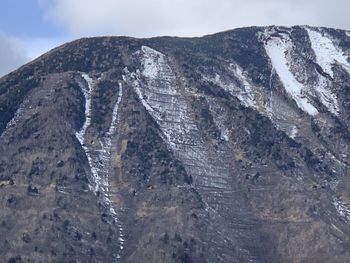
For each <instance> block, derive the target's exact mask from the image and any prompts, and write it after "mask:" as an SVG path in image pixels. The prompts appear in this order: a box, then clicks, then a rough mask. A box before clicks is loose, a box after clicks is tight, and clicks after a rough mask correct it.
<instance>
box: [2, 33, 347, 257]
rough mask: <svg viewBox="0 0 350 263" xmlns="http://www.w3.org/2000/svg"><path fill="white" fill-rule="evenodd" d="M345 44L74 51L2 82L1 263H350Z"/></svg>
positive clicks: (309, 40)
mask: <svg viewBox="0 0 350 263" xmlns="http://www.w3.org/2000/svg"><path fill="white" fill-rule="evenodd" d="M349 55H350V33H349V32H346V31H342V30H336V29H329V28H315V27H308V26H296V27H292V28H285V27H276V26H271V27H251V28H242V29H236V30H232V31H227V32H223V33H218V34H214V35H209V36H204V37H201V38H174V37H157V38H150V39H134V38H128V37H98V38H87V39H80V40H77V41H73V42H71V43H68V44H65V45H63V46H60V47H58V48H56V49H54V50H52V51H50V52H48V53H47V54H45V55H43V56H41V57H40V58H38V59H37V60H35V61H33V62H31V63H29V64H27V65H25V66H23V67H21V68H20V69H18V70H17V71H15V72H12V73H11V74H9V75H6V76H4V77H3V78H1V79H0V134H1V135H0V200H1V201H0V209H1V210H0V211H1V213H0V261H1V262H9V263H10V262H12V263H13V262H183V263H189V262H200V263H204V262H269V263H271V262H342V263H343V262H350V260H349V259H350V169H349V166H350V160H349V156H350V60H349Z"/></svg>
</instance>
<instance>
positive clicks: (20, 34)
mask: <svg viewBox="0 0 350 263" xmlns="http://www.w3.org/2000/svg"><path fill="white" fill-rule="evenodd" d="M349 9H350V0H332V1H330V0H1V2H0V56H1V60H0V76H1V75H3V74H6V73H8V72H10V71H11V70H14V69H16V68H17V67H18V66H20V65H22V64H23V63H25V62H27V61H29V60H31V59H34V58H35V57H37V56H39V55H40V54H42V53H44V52H46V51H48V50H49V49H51V48H53V47H55V46H57V45H59V44H62V43H64V42H66V41H69V40H72V39H75V38H79V37H82V36H97V35H128V36H134V37H151V36H159V35H172V36H201V35H205V34H210V33H214V32H218V31H223V30H228V29H233V28H237V27H244V26H252V25H286V26H291V25H305V24H308V25H314V26H328V27H336V28H342V29H350V19H349V15H348V12H349Z"/></svg>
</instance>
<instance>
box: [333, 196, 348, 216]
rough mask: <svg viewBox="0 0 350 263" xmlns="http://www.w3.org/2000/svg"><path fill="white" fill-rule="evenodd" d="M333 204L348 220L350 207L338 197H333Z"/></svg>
mask: <svg viewBox="0 0 350 263" xmlns="http://www.w3.org/2000/svg"><path fill="white" fill-rule="evenodd" d="M333 205H334V207H335V208H336V209H337V212H338V214H339V215H340V216H341V217H342V218H344V219H345V220H346V221H347V222H350V209H349V208H348V207H347V205H346V204H345V203H344V202H343V201H342V200H341V199H340V198H335V199H334V200H333Z"/></svg>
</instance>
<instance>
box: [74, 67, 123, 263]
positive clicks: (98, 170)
mask: <svg viewBox="0 0 350 263" xmlns="http://www.w3.org/2000/svg"><path fill="white" fill-rule="evenodd" d="M81 76H82V77H83V78H84V79H85V81H86V83H87V85H84V84H82V85H80V86H81V89H82V92H83V94H84V97H85V122H84V124H83V126H82V128H81V130H80V131H79V132H76V137H77V139H78V140H79V142H80V144H81V145H82V147H83V149H84V151H85V154H86V156H87V159H88V162H89V166H90V169H91V173H92V176H93V181H94V192H95V193H97V192H100V194H101V196H102V201H103V202H104V204H105V205H106V207H107V208H108V209H109V212H110V214H111V216H112V217H113V220H114V221H115V223H116V225H117V226H118V228H119V238H118V241H119V247H120V251H119V253H117V254H116V259H117V260H119V259H120V258H121V251H122V250H123V248H124V243H125V239H124V236H125V235H124V233H123V227H122V225H121V222H120V220H119V218H118V214H117V212H116V211H115V209H114V208H113V202H112V200H111V195H110V185H109V170H108V167H109V164H110V157H111V148H112V141H111V137H112V135H114V133H115V132H116V128H117V124H118V110H119V105H120V102H121V99H122V96H123V86H122V84H121V83H119V94H118V99H117V102H116V104H115V106H114V108H113V113H112V120H111V124H110V127H109V130H108V132H107V134H106V137H105V138H103V139H102V140H101V141H100V143H101V149H99V150H97V149H89V147H88V146H87V144H85V135H86V131H87V129H88V128H89V126H90V125H91V96H92V93H93V91H94V88H95V86H96V81H95V80H93V79H92V78H90V77H89V76H88V75H87V74H85V73H82V74H81ZM90 187H91V186H90Z"/></svg>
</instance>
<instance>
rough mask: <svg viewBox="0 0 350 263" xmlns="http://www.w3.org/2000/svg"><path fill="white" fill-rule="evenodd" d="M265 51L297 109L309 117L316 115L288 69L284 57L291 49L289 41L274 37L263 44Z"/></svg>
mask: <svg viewBox="0 0 350 263" xmlns="http://www.w3.org/2000/svg"><path fill="white" fill-rule="evenodd" d="M265 49H266V52H267V54H268V56H269V57H270V59H271V63H272V66H273V68H274V69H275V70H276V72H277V74H278V76H279V78H280V80H281V81H282V83H283V85H284V88H285V90H286V91H287V93H288V94H289V95H290V96H291V97H292V98H293V99H294V100H295V102H296V103H297V105H298V106H299V108H301V109H302V110H303V111H305V112H307V113H308V114H310V115H316V114H317V113H318V111H317V109H316V108H315V107H314V106H313V105H312V104H311V103H310V102H309V101H308V99H307V98H306V92H305V90H304V87H303V85H302V84H301V83H300V82H298V81H297V80H296V78H295V77H294V75H293V73H292V72H291V71H290V69H289V64H290V61H288V59H287V58H286V55H287V54H288V52H290V50H291V49H292V44H291V41H290V40H289V39H284V38H280V37H277V38H276V37H275V38H272V39H271V40H269V41H268V42H267V43H266V44H265Z"/></svg>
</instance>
